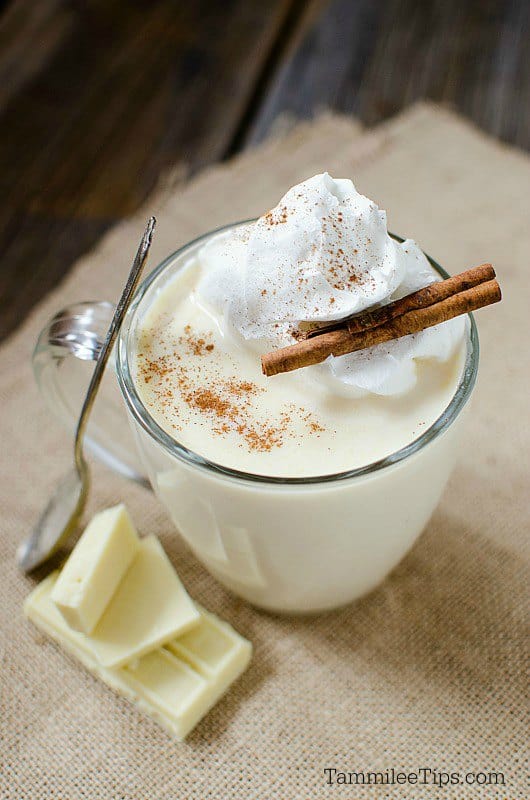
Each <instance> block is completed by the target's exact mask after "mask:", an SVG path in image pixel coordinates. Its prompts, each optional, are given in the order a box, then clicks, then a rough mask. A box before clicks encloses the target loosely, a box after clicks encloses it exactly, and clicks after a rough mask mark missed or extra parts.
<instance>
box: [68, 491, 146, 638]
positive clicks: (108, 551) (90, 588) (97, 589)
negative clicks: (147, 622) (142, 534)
mask: <svg viewBox="0 0 530 800" xmlns="http://www.w3.org/2000/svg"><path fill="white" fill-rule="evenodd" d="M139 545H140V540H139V538H138V534H137V533H136V530H135V528H134V525H133V523H132V520H131V518H130V516H129V514H128V512H127V509H126V508H125V506H124V505H123V504H120V505H118V506H115V507H114V508H109V509H107V510H106V511H101V512H100V513H99V514H96V516H95V517H94V518H93V519H92V521H91V522H90V523H89V524H88V525H87V527H86V529H85V531H84V533H83V534H82V536H81V538H80V539H79V541H78V542H77V544H76V546H75V547H74V549H73V550H72V552H71V554H70V556H69V558H68V560H67V562H66V564H65V565H64V567H63V569H62V571H61V574H60V576H59V579H58V580H57V583H56V584H55V587H54V590H53V600H54V602H55V604H56V605H57V608H58V609H59V611H60V612H61V614H62V615H63V617H64V618H65V620H66V622H67V623H68V624H69V625H70V627H71V628H73V629H74V630H76V631H81V632H82V633H91V632H92V631H93V630H94V628H95V627H96V625H97V623H98V621H99V619H100V618H101V615H102V614H103V612H104V611H105V608H106V607H107V605H108V603H109V601H110V600H111V598H112V596H113V594H114V592H115V591H116V589H117V587H118V585H119V583H120V581H121V579H122V578H123V576H124V575H125V573H126V571H127V570H128V568H129V567H130V565H131V563H132V561H133V559H134V558H135V556H136V554H137V552H138V548H139Z"/></svg>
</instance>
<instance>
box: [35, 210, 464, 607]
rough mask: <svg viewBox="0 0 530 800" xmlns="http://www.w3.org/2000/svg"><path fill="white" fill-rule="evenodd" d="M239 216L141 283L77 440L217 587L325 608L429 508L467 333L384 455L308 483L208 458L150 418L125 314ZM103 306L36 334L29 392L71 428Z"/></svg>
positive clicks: (81, 309)
mask: <svg viewBox="0 0 530 800" xmlns="http://www.w3.org/2000/svg"><path fill="white" fill-rule="evenodd" d="M247 222H248V221H245V222H240V223H236V224H235V225H234V226H232V225H229V226H225V228H221V229H218V230H216V231H212V232H210V233H207V234H205V235H204V236H201V237H199V238H198V239H195V240H194V241H192V242H190V243H189V244H187V245H185V246H184V247H182V248H180V249H179V250H177V251H176V252H175V253H173V255H171V256H169V257H168V258H167V259H165V261H163V262H162V263H161V264H160V265H159V266H158V267H157V268H156V269H154V270H153V271H152V272H151V273H150V274H149V275H148V276H147V277H146V278H145V280H144V281H143V283H142V285H141V286H140V288H139V290H138V292H137V295H136V297H135V299H134V301H133V303H132V304H131V307H130V309H129V311H128V313H127V315H126V318H125V320H124V322H123V325H122V328H121V331H120V335H119V338H118V342H117V347H116V353H115V376H114V375H110V376H107V380H106V382H105V385H104V386H103V387H102V389H103V391H102V396H101V397H98V399H97V401H96V407H95V409H94V419H93V420H92V421H91V423H90V426H89V431H88V437H87V445H88V447H89V448H90V449H91V450H92V452H93V453H94V454H95V455H96V456H97V457H98V458H99V459H100V460H102V461H103V462H105V463H106V464H107V465H108V466H110V467H111V468H112V469H114V470H115V471H117V472H119V473H120V474H122V475H124V476H126V477H127V478H130V479H133V480H135V481H137V482H139V483H142V484H144V485H146V486H151V487H152V488H153V490H154V492H155V493H156V495H157V496H158V498H159V499H160V501H161V502H162V503H163V504H164V506H165V507H166V509H167V511H168V512H169V515H170V516H171V518H172V520H173V522H174V523H175V525H176V527H177V529H178V531H179V533H180V535H181V536H182V537H183V538H184V539H185V540H186V542H187V543H188V545H189V546H190V548H191V549H192V551H193V552H194V553H195V555H196V556H197V558H198V559H199V560H200V561H201V562H202V563H203V564H204V565H205V567H206V568H207V569H208V570H209V571H210V572H211V574H212V575H214V576H215V577H216V578H217V579H218V580H219V581H220V582H221V583H222V584H224V585H225V586H226V587H228V589H230V590H232V591H233V592H235V593H236V594H237V595H239V596H240V597H243V598H244V599H245V600H248V601H249V602H251V603H253V604H254V605H257V606H260V607H262V608H265V609H268V610H272V611H279V612H290V613H307V612H317V611H324V610H329V609H332V608H335V607H338V606H342V605H344V604H346V603H349V602H351V601H353V600H355V599H356V598H358V597H360V596H361V595H363V594H365V593H367V592H369V591H370V590H371V589H373V588H374V587H375V586H377V584H378V583H380V582H381V581H382V580H383V578H384V577H385V576H386V575H387V574H388V573H389V572H390V571H391V570H392V569H393V568H394V567H395V566H396V564H397V563H398V562H399V561H400V560H401V558H402V557H403V556H404V555H405V553H406V552H407V551H408V550H409V549H410V547H411V546H412V544H413V543H414V541H415V540H416V538H417V537H418V536H419V534H420V533H421V531H422V530H423V528H424V527H425V525H426V523H427V521H428V520H429V518H430V516H431V514H432V512H433V511H434V508H435V507H436V505H437V503H438V501H439V499H440V496H441V493H442V491H443V489H444V487H445V484H446V482H447V479H448V477H449V474H450V472H451V469H452V467H453V465H454V462H455V460H456V455H457V450H458V443H459V439H460V430H461V426H462V423H463V419H464V417H465V416H466V415H465V414H462V411H463V410H464V408H465V407H466V404H467V401H468V400H469V397H470V395H471V392H472V390H473V386H474V383H475V379H476V374H477V368H478V354H479V348H478V336H477V330H476V326H475V323H474V321H473V319H472V317H471V324H470V325H469V329H468V335H467V353H466V360H465V366H464V369H463V372H462V375H461V378H460V382H459V384H458V387H457V389H456V392H455V394H454V396H453V398H452V400H451V402H450V403H449V405H448V406H447V408H446V409H445V410H444V412H443V413H442V414H441V416H440V417H439V418H438V419H437V420H436V421H435V422H434V424H433V425H431V427H430V428H428V429H427V430H425V431H424V433H423V434H422V435H421V436H420V437H418V438H417V439H415V440H414V441H413V442H411V443H410V444H408V445H407V446H406V447H404V448H402V449H401V450H399V451H397V452H395V453H392V454H391V455H389V456H388V457H386V458H383V459H381V460H379V461H377V462H375V463H373V464H368V465H367V466H365V467H361V468H358V469H353V470H350V471H348V472H342V473H340V474H335V475H323V476H317V477H309V478H273V477H264V476H261V475H255V474H250V473H245V472H240V471H238V470H235V469H229V468H226V467H223V466H222V465H220V464H215V463H213V462H210V461H208V460H207V459H205V458H202V457H201V456H200V455H198V454H197V453H194V452H192V451H190V450H188V449H187V448H186V447H184V446H183V445H182V444H180V443H179V442H178V441H177V440H176V439H173V438H172V437H171V436H169V434H168V433H166V432H165V431H164V430H163V429H162V428H161V427H160V426H159V425H157V423H156V422H155V420H154V419H153V418H152V417H151V416H150V414H149V411H148V410H147V409H146V407H145V406H144V405H143V403H142V401H141V399H140V396H139V395H138V393H137V391H136V387H135V384H134V378H133V374H134V370H133V365H132V363H131V360H132V358H133V355H134V353H135V343H136V339H137V335H138V323H139V320H141V318H142V315H143V313H144V311H145V310H146V309H147V308H148V306H149V305H150V304H151V302H152V301H153V299H154V298H155V297H156V296H157V295H158V294H159V293H160V292H162V291H163V290H164V287H165V285H166V284H167V283H168V282H169V281H171V280H172V278H173V277H174V275H175V273H176V272H178V270H180V269H181V268H182V266H183V265H184V264H185V263H186V262H187V261H188V260H189V259H190V258H192V257H193V256H194V255H195V254H196V253H197V251H198V249H199V248H200V247H201V246H202V245H203V244H204V243H205V241H206V240H207V239H208V238H209V237H211V236H213V235H214V234H216V233H218V232H219V230H227V229H229V228H231V227H235V226H237V225H243V224H246V223H247ZM394 238H396V239H397V240H399V241H402V239H401V238H400V237H398V236H395V237H394ZM428 258H429V257H428ZM429 261H430V263H431V265H432V266H433V267H434V269H435V270H436V271H437V272H438V273H439V274H440V276H442V277H444V278H445V277H448V276H447V273H446V272H445V271H444V270H443V269H442V268H441V267H440V266H439V265H438V264H436V262H434V261H433V260H432V259H431V258H429ZM112 312H113V306H112V305H111V304H110V303H105V302H102V303H80V304H78V305H75V306H71V307H70V308H68V309H65V310H64V311H62V312H60V313H58V314H57V315H55V317H54V318H53V319H52V320H51V321H50V323H49V324H48V325H47V326H46V328H45V329H44V330H43V332H42V334H41V336H40V338H39V341H38V343H37V346H36V349H35V353H34V368H35V375H36V378H37V382H38V384H39V387H40V389H41V391H42V394H43V395H44V398H45V399H46V401H47V403H48V405H49V406H50V408H51V409H52V410H53V411H54V412H55V413H56V414H57V415H58V416H59V417H60V419H61V420H62V421H63V422H64V423H66V424H67V425H68V426H69V427H71V428H72V429H73V426H74V425H75V421H76V420H77V416H78V413H79V409H80V407H81V402H82V399H83V396H84V392H85V391H86V387H87V385H88V380H89V377H90V372H89V371H88V370H90V371H91V368H92V365H91V364H90V362H91V360H93V359H94V358H96V357H97V353H98V349H99V347H100V345H101V342H102V341H103V339H104V336H105V333H106V331H107V328H108V325H109V322H110V318H111V316H112ZM109 373H110V370H109ZM109 377H111V378H112V379H111V380H110V381H109ZM115 377H117V381H116V380H115ZM120 395H121V397H120ZM127 418H128V422H127ZM131 430H132V436H131ZM133 440H134V443H133ZM134 445H136V447H135V446H134Z"/></svg>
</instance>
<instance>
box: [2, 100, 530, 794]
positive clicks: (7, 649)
mask: <svg viewBox="0 0 530 800" xmlns="http://www.w3.org/2000/svg"><path fill="white" fill-rule="evenodd" d="M323 169H328V170H329V171H330V172H331V173H332V174H335V175H338V176H351V177H352V178H353V179H354V180H355V182H356V184H357V186H358V188H359V189H360V190H362V191H363V192H365V193H366V194H368V195H370V196H371V197H373V198H374V199H375V200H377V201H378V202H379V203H380V204H381V205H382V206H383V207H385V208H388V209H389V210H390V211H389V222H390V227H391V229H392V230H395V231H396V232H399V233H402V234H405V235H412V236H414V237H415V238H416V239H417V240H418V241H419V243H420V244H421V245H422V246H423V247H424V249H426V250H427V251H428V252H430V253H431V254H432V255H434V256H435V257H436V258H437V259H438V260H439V261H440V262H441V263H442V264H444V265H445V266H446V267H447V268H448V269H449V270H450V271H460V270H461V269H463V268H465V267H468V266H470V265H472V264H476V263H480V262H481V261H486V260H489V261H492V262H493V263H494V264H495V266H496V267H497V270H498V273H499V276H500V280H501V282H502V286H503V289H504V295H505V299H504V301H503V303H502V304H501V306H499V307H497V308H496V309H494V310H493V309H489V310H486V311H484V312H481V313H480V314H479V320H478V321H479V328H480V334H481V344H482V363H481V371H480V381H479V386H478V388H477V390H476V395H475V404H474V415H473V418H472V419H471V420H470V423H469V426H468V430H467V434H466V439H465V442H464V443H463V447H462V453H461V458H460V463H459V466H458V468H457V470H456V472H455V474H454V476H453V478H452V480H451V482H450V485H449V487H448V489H447V491H446V493H445V496H444V498H443V500H442V502H441V504H440V507H439V509H438V511H437V512H436V513H435V515H434V518H433V520H432V522H431V523H430V525H429V526H428V529H427V531H426V532H425V534H424V535H423V536H422V537H421V539H420V541H419V542H418V543H417V545H416V546H415V547H414V549H413V550H412V552H411V553H410V554H409V556H408V557H407V558H406V559H405V560H404V561H403V563H402V564H401V565H400V566H399V567H398V569H396V570H395V572H394V573H393V574H392V575H391V577H390V578H389V579H388V580H387V581H386V582H385V583H384V585H382V586H381V587H380V588H379V589H378V590H377V591H375V592H374V593H372V594H371V595H370V596H369V597H367V598H365V599H364V600H362V601H361V602H359V603H357V604H355V605H353V606H351V607H350V608H347V609H344V610H342V611H339V612H337V613H333V614H328V615H326V616H321V617H319V618H313V619H305V620H304V619H302V620H300V619H296V620H292V619H282V618H276V617H273V616H269V615H267V614H264V613H260V612H258V611H256V610H253V609H252V608H250V607H249V606H247V605H245V604H244V603H243V602H241V601H239V600H237V599H235V598H234V597H232V596H230V595H229V594H228V593H227V592H225V591H224V590H223V589H222V588H221V587H220V586H219V585H218V584H217V583H216V582H215V581H214V580H213V579H212V578H211V577H210V576H209V575H208V574H207V573H206V571H205V570H204V569H203V568H202V567H201V566H200V565H199V564H198V563H197V562H196V560H195V559H194V557H193V556H192V555H191V554H190V553H189V551H188V550H187V549H186V547H185V546H184V545H183V544H182V542H181V541H180V540H179V538H178V536H177V535H176V534H175V533H174V532H173V531H172V530H171V526H170V524H169V522H168V520H167V518H166V516H165V514H164V512H163V511H162V510H161V509H160V508H159V507H158V506H157V505H156V503H155V501H154V499H153V497H152V496H151V495H150V494H149V493H147V492H146V491H144V490H142V489H140V488H137V487H134V486H132V485H130V484H126V483H125V482H124V481H122V480H120V479H118V478H116V477H113V476H110V475H109V474H108V473H106V472H105V471H104V470H103V468H101V467H98V468H97V470H96V473H97V479H96V486H95V491H94V494H93V497H92V499H91V509H90V510H91V511H92V510H94V509H96V508H101V507H103V506H105V505H108V504H110V503H112V502H115V501H117V500H118V499H124V500H125V501H126V502H127V503H128V504H129V505H130V508H131V511H132V513H133V515H134V517H135V518H136V520H137V522H138V524H139V527H140V528H141V530H142V531H144V532H149V533H156V534H158V535H159V536H160V538H161V540H162V542H163V544H164V546H165V547H166V548H167V550H168V551H169V553H170V554H171V556H172V558H173V559H174V560H175V563H176V564H177V565H178V569H179V571H180V573H181V575H182V578H183V580H184V582H185V584H186V586H187V587H188V589H189V591H190V592H191V594H192V596H193V597H194V598H196V599H197V600H198V601H200V602H201V603H203V604H204V605H205V606H206V607H208V608H211V609H212V610H214V611H216V612H217V613H219V614H221V615H222V616H224V617H226V619H228V620H229V621H230V622H231V623H232V624H233V625H234V626H235V627H236V628H237V629H238V630H239V631H241V632H242V633H243V634H244V635H245V636H248V638H249V639H251V640H252V642H253V643H254V645H255V656H254V659H253V663H252V665H251V667H250V669H249V670H248V672H247V673H246V674H245V675H244V676H243V678H242V679H241V680H240V681H239V682H238V684H237V685H236V686H235V688H234V689H233V690H232V691H231V692H230V693H229V695H228V696H227V697H226V698H225V699H224V700H223V701H222V702H221V703H219V705H218V706H217V707H216V708H215V709H214V710H213V711H212V712H211V713H210V714H209V715H208V717H207V718H206V719H205V720H204V721H203V722H202V723H201V724H200V725H199V726H198V727H197V729H196V730H195V731H194V733H193V734H192V735H191V736H190V737H189V739H188V740H187V742H186V743H184V744H178V743H176V742H174V741H172V740H171V739H170V738H169V737H168V736H167V735H166V733H164V732H163V731H162V730H161V729H159V728H158V727H157V725H156V724H154V723H153V722H151V721H149V720H147V719H145V718H144V717H142V716H141V715H140V714H139V713H137V712H136V710H135V709H134V708H133V707H132V706H131V705H129V704H128V703H126V702H125V701H123V700H121V699H119V698H117V697H115V696H114V695H113V694H112V693H111V692H110V691H109V690H108V689H106V688H105V687H104V686H102V685H101V684H100V683H98V682H97V681H96V680H94V679H92V678H91V677H90V676H89V675H87V674H86V673H85V672H84V670H83V669H82V668H80V667H79V666H77V665H76V664H75V663H73V662H72V661H71V660H69V659H68V658H67V657H65V656H64V655H63V654H62V653H61V652H60V651H59V650H58V649H57V648H56V647H55V645H53V644H51V643H49V642H48V641H46V640H45V639H44V638H43V637H42V636H41V635H39V634H38V633H36V631H35V629H33V628H32V626H31V625H30V624H29V623H27V622H25V621H24V619H23V618H22V613H21V606H22V602H23V599H24V597H25V596H26V594H27V593H28V591H29V590H30V588H31V587H32V585H33V583H34V582H33V581H32V580H30V579H28V578H24V577H22V576H21V575H19V574H18V573H17V570H16V568H15V562H14V556H15V549H16V546H17V543H18V541H19V540H20V538H21V537H22V536H24V535H26V533H27V532H28V530H29V528H30V527H31V525H32V523H33V521H34V520H35V518H36V516H37V515H38V513H39V511H40V510H41V509H42V507H43V505H44V503H45V501H46V499H47V497H48V495H49V493H50V491H51V489H52V487H53V486H54V485H55V482H56V480H57V479H59V477H60V476H61V475H62V474H63V472H64V471H65V470H66V468H67V466H68V465H69V457H70V456H69V445H70V442H69V439H68V437H67V436H66V435H65V434H64V433H63V432H62V431H61V430H60V429H59V427H58V426H57V425H56V424H55V422H53V421H52V420H51V419H50V416H49V414H48V412H47V411H46V410H45V409H44V408H43V405H42V402H41V400H40V398H39V396H38V393H37V390H36V388H35V386H34V384H33V379H32V376H31V372H30V353H31V349H32V346H33V343H34V340H35V338H36V336H37V333H38V331H39V329H40V328H41V327H42V325H43V324H44V322H45V321H46V320H47V318H48V317H49V316H50V313H51V312H52V311H54V310H57V309H58V308H59V307H62V306H64V305H65V304H67V303H68V302H71V301H73V300H77V299H89V298H103V297H106V298H110V299H112V298H114V297H116V295H117V293H118V292H119V289H120V288H121V285H122V282H123V279H124V276H125V274H126V271H127V269H128V266H129V263H130V259H131V255H132V253H133V251H134V248H135V245H136V241H137V239H138V237H139V234H140V232H141V230H142V227H143V222H144V220H145V217H146V216H147V215H148V214H150V213H151V212H152V211H156V212H157V216H158V218H159V225H158V230H157V234H156V241H155V244H154V248H153V251H154V252H153V254H152V262H151V263H153V264H154V263H156V261H157V260H158V259H160V258H161V257H163V256H165V255H166V254H167V253H168V252H169V251H170V250H172V249H174V248H175V247H176V246H177V245H179V244H181V243H183V242H185V241H186V240H189V239H190V238H191V237H193V236H195V235H196V234H198V233H201V232H203V231H206V230H207V229H209V228H213V227H215V226H217V225H220V224H222V223H224V222H228V221H232V220H237V219H240V218H244V217H248V216H251V215H253V214H257V213H259V212H261V211H263V209H265V208H266V207H267V206H269V205H270V204H272V203H274V202H275V201H276V200H277V199H278V198H279V197H280V196H281V194H282V193H283V192H284V190H285V189H286V188H287V187H289V186H290V185H291V184H293V183H295V182H297V181H299V180H301V179H303V178H306V177H308V176H309V175H312V174H314V173H315V172H317V171H321V170H323ZM108 177H109V180H112V175H109V176H108ZM529 191H530V161H529V160H528V158H527V157H526V156H524V155H522V154H519V153H517V152H514V151H512V150H510V149H509V148H506V147H504V146H502V145H500V144H498V143H496V142H495V141H492V140H491V139H488V138H487V137H485V136H484V135H483V134H481V133H479V132H477V131H476V130H475V129H473V128H472V127H470V126H469V125H468V124H467V123H465V122H462V121H461V120H459V119H457V118H455V117H454V116H452V115H451V114H450V113H448V112H446V111H442V110H437V109H435V108H432V107H429V106H419V107H416V108H414V109H412V110H410V111H409V112H407V113H405V114H404V115H402V116H401V117H399V118H397V119H395V120H393V121H391V122H390V123H389V124H387V125H384V126H382V127H380V128H378V129H376V130H375V131H370V132H367V133H360V132H359V128H358V127H357V126H356V125H355V124H354V123H352V122H351V121H348V120H345V119H341V118H333V117H324V118H322V119H321V120H319V121H317V122H315V123H314V124H308V125H301V126H300V127H298V128H296V129H295V130H294V131H292V132H291V133H290V134H289V135H287V136H286V137H285V138H283V139H281V140H275V141H272V142H269V143H267V144H266V145H265V146H263V147H261V148H260V149H258V150H255V151H253V152H251V153H248V154H246V155H244V156H243V157H241V158H238V159H236V160H235V161H233V162H231V163H229V164H227V165H225V166H220V167H215V168H214V169H210V170H208V171H207V172H205V173H204V174H202V175H200V176H199V177H198V178H197V179H195V180H194V181H192V182H191V183H190V184H188V185H187V186H185V187H184V188H182V189H180V190H179V191H176V192H175V193H173V194H171V195H170V196H165V197H164V198H163V199H162V200H161V199H160V196H159V197H158V199H157V200H156V202H155V201H153V202H152V203H150V204H148V205H147V207H146V208H145V210H144V211H143V212H142V213H141V214H140V215H139V216H138V217H137V218H135V219H132V220H130V221H128V222H127V223H125V224H122V225H120V226H118V227H117V228H116V229H115V230H113V231H112V232H111V233H110V234H109V235H108V236H107V237H106V238H105V239H104V240H103V241H102V243H101V244H100V246H99V247H98V248H97V250H96V251H95V252H93V253H91V254H90V255H89V256H88V257H86V258H84V259H82V260H81V262H80V263H79V264H78V266H77V267H76V268H75V270H74V271H73V272H72V273H71V275H70V277H69V278H68V280H67V281H65V282H64V283H63V284H62V285H61V287H60V288H59V289H58V290H57V291H56V292H55V293H54V294H53V295H52V296H50V297H49V298H47V299H46V301H45V302H44V303H43V304H42V305H41V306H40V307H39V308H38V309H37V310H36V311H35V312H34V313H33V314H32V316H31V318H30V319H29V320H28V321H27V322H26V324H25V325H24V326H23V328H22V329H21V330H20V331H19V332H18V333H17V334H16V335H15V336H13V337H12V338H11V340H10V341H9V342H8V343H7V344H5V345H4V347H3V349H2V352H1V356H0V401H1V416H0V442H1V464H0V468H1V479H0V503H1V522H0V530H1V540H0V557H1V567H0V568H1V579H0V619H1V632H0V635H1V646H2V662H1V671H0V689H1V700H0V734H1V738H0V742H1V744H0V747H1V769H0V797H1V798H10V800H11V799H13V800H19V799H20V798H35V800H37V799H38V800H40V798H61V800H78V798H79V800H81V798H87V799H88V798H90V800H92V799H93V798H94V799H95V798H97V800H103V798H127V800H129V798H130V799H131V800H132V798H134V799H135V800H155V799H156V800H164V799H167V800H169V799H171V800H175V799H176V798H200V800H205V798H209V797H212V798H214V797H215V798H228V797H234V798H254V797H255V798H258V797H259V798H270V797H278V798H283V799H285V800H291V798H321V797H325V796H326V797H333V796H336V797H341V798H348V800H357V798H363V797H377V798H400V800H401V799H403V798H406V800H409V798H412V799H413V800H414V798H422V800H423V799H424V798H430V797H433V798H434V797H436V798H438V797H444V798H445V797H448V798H462V797H465V798H474V797H481V798H482V797H488V798H489V797H491V798H510V800H512V798H513V800H515V798H518V799H519V798H523V797H525V796H527V795H526V791H527V789H526V788H525V787H526V780H525V774H524V748H525V738H526V730H525V711H526V706H525V702H526V701H525V688H526V677H525V669H524V664H525V661H524V655H525V645H526V643H527V640H526V638H525V633H526V632H525V611H526V602H525V601H526V600H527V594H526V587H525V577H526V576H527V572H526V570H525V566H526V561H525V559H526V560H527V558H528V550H526V551H525V541H524V540H525V537H526V534H527V532H528V528H529V510H530V501H529V498H528V477H529V467H528V457H529V453H530V440H529V439H530V436H529V424H528V398H529V389H530V385H529V379H528V371H529V370H528V366H529V365H528V335H529V333H530V331H529V326H528V302H529V295H528V287H529V283H530V281H529V277H528V276H529V271H528V270H529V264H530V260H529V254H530V226H529V220H528V195H529ZM20 290H21V291H23V290H24V287H22V286H21V289H20ZM392 767H394V768H395V769H396V770H403V771H405V772H409V771H417V770H418V769H419V768H422V767H425V768H432V769H433V770H440V771H442V770H445V771H447V772H459V773H461V775H465V774H466V773H470V772H484V773H487V772H491V771H497V772H503V773H504V775H505V781H506V785H505V786H504V787H492V786H490V787H480V786H479V787H477V786H474V787H472V786H465V785H460V786H457V785H453V786H449V787H447V788H445V789H443V790H442V789H438V788H436V787H435V786H432V785H428V786H414V785H407V786H402V785H396V786H389V787H378V788H374V787H364V788H363V787H362V786H357V787H356V786H343V785H335V786H328V785H326V782H325V774H324V769H326V768H335V769H338V770H341V771H350V772H354V771H362V770H364V771H370V770H372V771H375V770H389V769H391V768H392Z"/></svg>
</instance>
